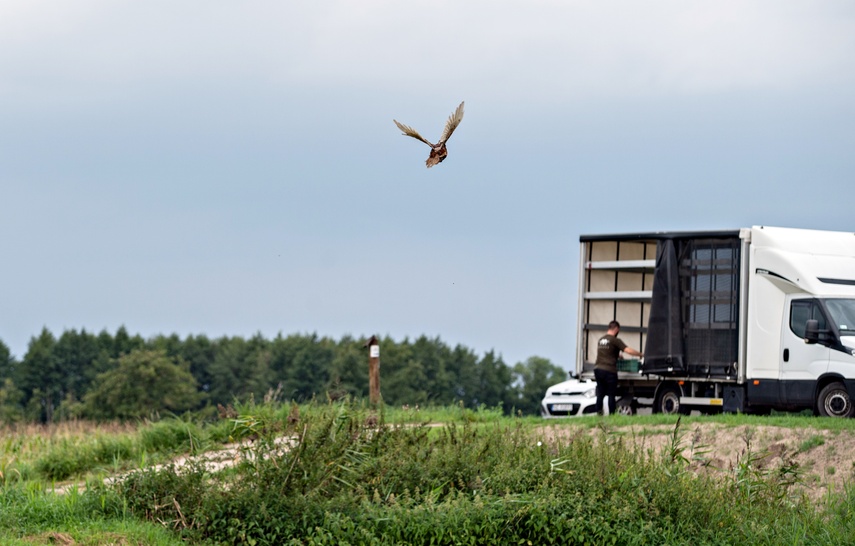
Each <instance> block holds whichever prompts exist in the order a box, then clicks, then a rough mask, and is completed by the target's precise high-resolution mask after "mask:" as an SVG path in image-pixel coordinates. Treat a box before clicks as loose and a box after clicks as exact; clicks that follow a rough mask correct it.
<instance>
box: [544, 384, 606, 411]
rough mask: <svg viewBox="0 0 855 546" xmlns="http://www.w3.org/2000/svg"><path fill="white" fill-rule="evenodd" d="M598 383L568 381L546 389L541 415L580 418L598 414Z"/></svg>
mask: <svg viewBox="0 0 855 546" xmlns="http://www.w3.org/2000/svg"><path fill="white" fill-rule="evenodd" d="M596 403H597V382H596V381H594V380H593V379H568V380H567V381H563V382H561V383H558V384H557V385H552V386H551V387H549V388H548V389H546V396H544V397H543V400H542V401H541V402H540V415H541V416H543V417H545V418H547V419H549V418H553V417H578V416H580V415H592V414H596V413H597V409H596V407H595V405H596Z"/></svg>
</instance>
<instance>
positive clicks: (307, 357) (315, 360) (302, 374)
mask: <svg viewBox="0 0 855 546" xmlns="http://www.w3.org/2000/svg"><path fill="white" fill-rule="evenodd" d="M336 350H337V347H336V342H335V341H333V340H332V339H330V338H327V337H319V336H318V335H317V334H316V333H313V334H309V335H290V336H288V337H285V338H283V337H281V336H279V337H277V338H276V340H275V341H274V342H273V348H272V351H273V352H272V355H271V357H272V358H271V368H272V370H273V382H275V383H282V392H283V395H284V396H285V398H287V399H291V400H297V401H305V400H311V399H312V397H314V396H318V395H323V394H324V393H325V392H326V391H327V387H328V386H329V385H330V380H331V378H330V370H331V368H332V364H333V361H334V360H335V357H336Z"/></svg>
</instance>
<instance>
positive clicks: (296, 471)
mask: <svg viewBox="0 0 855 546" xmlns="http://www.w3.org/2000/svg"><path fill="white" fill-rule="evenodd" d="M224 411H225V413H228V414H229V415H228V417H227V418H226V419H221V420H218V421H216V422H208V423H203V422H191V421H188V420H182V419H178V418H172V419H167V420H164V421H160V422H157V423H143V424H142V425H141V426H139V427H132V426H130V425H111V426H110V427H107V426H104V425H101V426H100V428H86V427H85V426H84V425H83V424H77V425H76V426H77V427H78V428H77V429H76V430H75V429H72V428H71V425H62V426H61V427H58V428H57V429H56V430H52V431H50V432H51V434H47V433H43V435H41V436H40V435H39V434H38V431H39V430H40V429H37V428H34V427H33V428H31V429H30V430H29V434H28V435H23V436H11V437H10V438H13V439H12V440H9V441H7V442H6V445H7V452H6V453H5V455H4V457H7V459H5V460H7V461H8V454H9V452H12V451H14V453H16V454H17V457H18V459H17V462H16V463H15V464H17V465H19V468H24V467H26V468H29V470H27V471H26V472H22V473H21V477H19V478H16V479H9V480H6V481H4V482H3V485H2V486H0V487H2V493H3V494H2V495H1V496H0V542H2V543H4V544H6V543H10V544H16V543H17V544H25V543H26V544H32V543H34V542H33V541H35V543H37V544H49V543H61V542H60V541H59V540H58V539H57V538H56V537H55V536H53V535H56V534H61V535H63V536H66V535H67V536H68V537H71V538H73V539H74V540H75V541H76V542H77V543H79V544H104V543H124V544H179V543H184V544H187V543H189V544H203V543H204V544H255V545H264V544H430V543H434V544H463V543H474V544H527V543H532V544H604V543H615V544H666V543H667V544H674V545H677V544H748V543H750V544H781V543H792V544H846V543H851V536H852V533H853V531H855V519H853V518H852V512H853V510H855V490H852V489H848V488H847V489H846V490H845V491H842V492H839V493H837V494H834V495H829V496H828V497H826V498H825V499H824V500H821V501H820V502H816V500H815V499H814V500H810V499H807V498H806V497H803V496H802V494H801V491H802V489H800V488H799V487H798V485H799V483H801V482H803V481H809V479H810V478H809V477H805V476H802V475H801V474H800V472H801V470H800V469H799V468H797V467H796V466H792V465H791V466H787V465H785V466H783V467H777V468H774V469H772V468H765V467H764V466H763V465H761V464H757V463H758V462H759V461H760V460H761V459H762V458H763V456H764V454H762V453H759V452H757V451H756V449H755V448H754V447H753V443H752V439H751V436H752V435H751V433H750V429H751V427H752V425H754V424H758V425H760V424H763V425H772V424H781V423H789V424H790V426H800V427H804V426H808V427H811V426H816V428H817V430H819V429H822V428H826V426H830V427H835V428H836V429H837V430H846V428H847V427H848V429H849V430H851V429H852V428H853V427H855V422H853V421H852V420H837V419H824V420H823V419H816V418H813V417H785V416H771V417H765V418H764V417H757V416H706V417H697V418H687V417H682V418H676V417H674V416H661V415H657V416H636V417H624V416H614V417H613V418H609V419H606V420H603V419H600V418H596V417H590V418H584V419H577V420H572V421H559V422H544V421H543V420H540V419H533V418H519V417H507V416H505V415H504V412H503V411H502V409H501V408H488V407H484V406H481V407H478V408H474V409H473V408H469V407H466V405H465V404H456V405H453V406H446V407H441V408H440V407H427V408H423V407H419V408H415V407H406V408H403V407H394V408H393V407H391V406H385V407H383V408H381V409H380V411H379V413H378V412H375V411H374V410H373V409H372V408H370V407H369V406H368V405H366V404H364V403H362V402H350V401H346V400H345V401H339V402H333V403H309V404H303V405H299V406H298V405H296V404H293V403H284V404H282V403H278V402H276V401H275V396H272V395H271V396H269V397H268V399H267V400H266V401H260V402H255V401H254V400H252V399H250V400H249V401H247V402H246V403H243V404H236V405H235V406H234V407H233V408H231V407H229V408H224ZM440 420H441V421H442V423H441V424H439V426H436V425H437V424H438V421H440ZM695 421H698V422H700V421H703V422H710V421H712V422H719V423H722V424H725V426H734V427H740V428H743V427H744V428H745V430H746V432H745V434H744V436H745V446H744V449H742V451H741V455H740V458H739V460H738V462H737V464H736V465H735V467H734V468H729V469H710V471H709V472H706V473H698V472H695V471H694V470H696V469H697V467H698V465H702V464H703V462H704V460H705V458H706V457H707V456H708V455H709V453H708V451H707V449H706V448H705V446H703V445H696V444H695V440H694V439H693V438H692V435H691V432H690V431H691V430H692V425H693V423H694V422H695ZM841 422H842V423H845V424H843V425H841V424H839V423H841ZM626 424H635V425H640V427H641V428H642V429H643V428H645V427H658V426H662V425H665V426H667V427H669V430H670V435H669V442H668V443H667V445H665V446H664V447H663V448H662V449H660V450H656V451H653V450H650V449H639V448H636V447H634V446H635V445H636V444H635V443H634V442H633V441H632V437H631V436H628V435H627V434H626V433H622V432H620V431H618V429H619V428H620V427H621V426H622V425H626ZM90 426H91V425H90ZM558 433H561V434H558ZM817 436H818V435H817ZM6 437H7V436H6V435H4V438H6ZM283 439H289V440H286V441H283ZM226 441H230V442H241V443H240V444H239V445H240V446H241V447H240V449H238V451H237V455H236V456H234V457H232V460H233V461H234V462H235V465H234V466H232V467H230V468H226V469H219V470H215V469H212V468H211V467H208V466H206V465H205V464H204V461H203V460H202V459H198V460H195V461H191V462H190V463H189V464H187V465H184V466H181V465H178V464H170V463H167V464H165V465H161V466H159V467H157V468H155V467H153V466H151V463H153V462H155V461H157V462H161V463H163V462H165V461H168V460H169V459H170V457H171V456H174V455H176V454H179V453H181V454H192V453H196V454H202V453H205V452H207V451H208V450H211V449H217V448H219V447H220V444H221V443H222V442H226ZM62 454H65V457H63V456H62ZM110 457H112V458H113V459H112V460H113V462H112V463H108V462H104V461H109V460H110ZM66 459H67V460H66ZM84 459H93V460H94V459H98V460H101V461H102V463H101V464H103V465H105V466H112V467H114V468H121V469H122V470H123V471H124V470H126V469H127V468H135V467H139V470H137V471H134V472H132V473H130V474H128V475H127V476H126V477H125V478H123V479H121V480H118V481H117V482H116V485H114V486H108V485H103V484H102V483H101V481H100V480H99V479H96V476H100V475H99V474H97V472H94V471H91V470H89V471H87V470H83V469H82V468H78V469H77V470H76V472H77V473H78V474H75V475H76V476H78V477H79V476H88V483H87V484H86V485H85V487H81V488H71V489H70V490H68V491H67V492H66V493H65V494H64V495H54V494H52V493H49V492H48V493H45V492H44V489H45V487H47V489H48V490H50V489H51V487H52V485H51V484H52V482H51V480H50V479H48V478H47V477H46V473H48V472H56V470H50V471H48V470H47V469H48V468H64V467H74V466H75V465H79V464H80V463H79V461H81V460H84ZM45 461H52V464H53V465H54V466H52V467H51V466H48V465H47V464H46V463H45ZM82 466H85V465H82ZM6 468H7V474H8V468H9V465H8V462H7V465H6ZM86 472H89V473H88V474H86ZM25 474H26V475H27V476H28V477H26V478H25V477H24V475H25ZM781 522H786V523H783V524H782V523H781ZM25 539H26V540H27V542H24V540H25Z"/></svg>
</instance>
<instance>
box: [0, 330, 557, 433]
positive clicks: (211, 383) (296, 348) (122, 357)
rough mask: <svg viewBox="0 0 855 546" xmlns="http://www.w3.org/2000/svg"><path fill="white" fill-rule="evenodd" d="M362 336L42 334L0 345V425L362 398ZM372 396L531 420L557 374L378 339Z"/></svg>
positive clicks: (424, 343)
mask: <svg viewBox="0 0 855 546" xmlns="http://www.w3.org/2000/svg"><path fill="white" fill-rule="evenodd" d="M364 345H365V339H364V338H362V339H356V338H353V337H350V336H345V337H343V338H342V339H340V340H338V341H336V340H333V339H330V338H325V337H323V338H322V337H318V336H317V335H314V334H307V335H290V336H287V337H285V336H282V335H279V336H277V337H276V338H274V339H272V340H271V339H265V338H263V337H261V336H260V335H256V336H253V337H252V338H250V339H244V338H240V337H222V338H219V339H214V340H211V339H208V338H207V337H205V336H188V337H186V338H184V339H181V338H179V337H178V336H177V335H172V336H158V337H155V338H153V339H149V340H145V339H143V338H142V337H140V336H138V335H137V336H131V335H130V334H129V333H128V332H127V331H126V330H125V329H124V328H120V329H119V330H118V331H117V332H116V333H115V334H110V333H108V332H106V331H102V332H101V333H99V334H97V335H96V334H92V333H89V332H86V331H85V330H82V331H77V330H68V331H66V332H64V333H63V334H62V335H61V336H60V337H59V338H56V337H55V336H54V335H53V334H52V333H51V332H50V331H49V330H47V329H43V330H42V332H41V333H40V334H39V335H38V336H36V337H34V338H32V339H31V341H30V344H29V347H28V349H27V353H26V354H25V355H24V356H23V358H22V359H21V360H20V361H18V360H16V359H15V358H13V357H12V355H11V354H10V352H9V349H8V347H6V345H4V344H3V342H2V341H0V424H4V423H5V424H10V423H43V424H52V423H60V422H64V421H69V420H75V419H86V420H99V421H113V420H124V421H127V420H138V419H151V420H156V419H157V418H158V417H159V416H161V415H167V414H178V413H182V414H183V413H187V412H192V413H196V414H198V415H202V416H205V417H214V416H216V408H217V407H218V406H227V405H229V404H234V403H235V402H236V401H237V402H248V401H249V400H250V398H251V397H252V396H257V397H260V396H263V395H264V394H265V393H268V392H271V391H275V392H277V393H278V394H279V397H280V398H284V399H287V400H293V401H296V402H299V403H305V402H309V401H311V400H314V399H320V400H327V399H329V400H338V399H342V398H344V397H351V398H354V399H362V398H367V397H368V349H367V348H365V347H364ZM380 349H381V361H382V370H383V373H382V377H381V392H382V395H383V398H384V402H385V403H386V404H388V405H389V406H405V405H406V406H409V407H413V408H414V407H416V406H421V407H425V406H428V405H431V406H450V405H455V404H457V403H463V405H464V406H465V407H467V408H470V409H473V410H474V409H476V408H478V407H481V406H487V407H491V408H501V411H502V412H503V413H505V414H506V415H507V414H511V413H514V412H522V413H523V414H527V415H537V414H538V412H539V407H540V400H541V398H542V396H543V393H544V392H545V391H546V388H547V387H548V386H549V385H552V384H554V383H557V382H559V381H562V380H564V379H565V378H566V372H565V371H564V370H562V369H561V368H559V367H557V366H555V365H554V364H552V363H551V362H550V361H549V360H547V359H544V358H539V357H531V358H529V359H527V360H526V361H525V362H518V363H516V364H515V365H513V366H509V365H508V364H506V363H505V362H504V361H503V360H502V358H501V356H499V355H497V354H495V353H494V352H493V351H489V352H487V353H485V354H484V355H482V356H481V357H478V356H477V355H476V354H475V353H474V352H473V351H471V350H470V349H468V348H466V347H464V346H462V345H457V346H456V347H453V348H452V347H449V346H448V345H446V344H445V343H443V342H442V341H441V340H440V339H439V338H428V337H426V336H421V337H419V338H418V339H416V340H414V341H410V340H409V339H404V340H403V341H400V342H399V341H395V340H392V339H390V338H388V337H387V338H384V339H381V340H380Z"/></svg>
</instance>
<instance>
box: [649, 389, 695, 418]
mask: <svg viewBox="0 0 855 546" xmlns="http://www.w3.org/2000/svg"><path fill="white" fill-rule="evenodd" d="M681 394H682V392H681V391H680V387H678V386H676V385H668V386H665V387H662V388H661V389H660V390H659V392H658V393H656V399H655V400H654V402H653V413H671V414H674V413H680V414H682V415H688V414H689V411H691V410H688V409H686V408H685V407H683V406H682V405H681V404H680V395H681Z"/></svg>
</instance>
